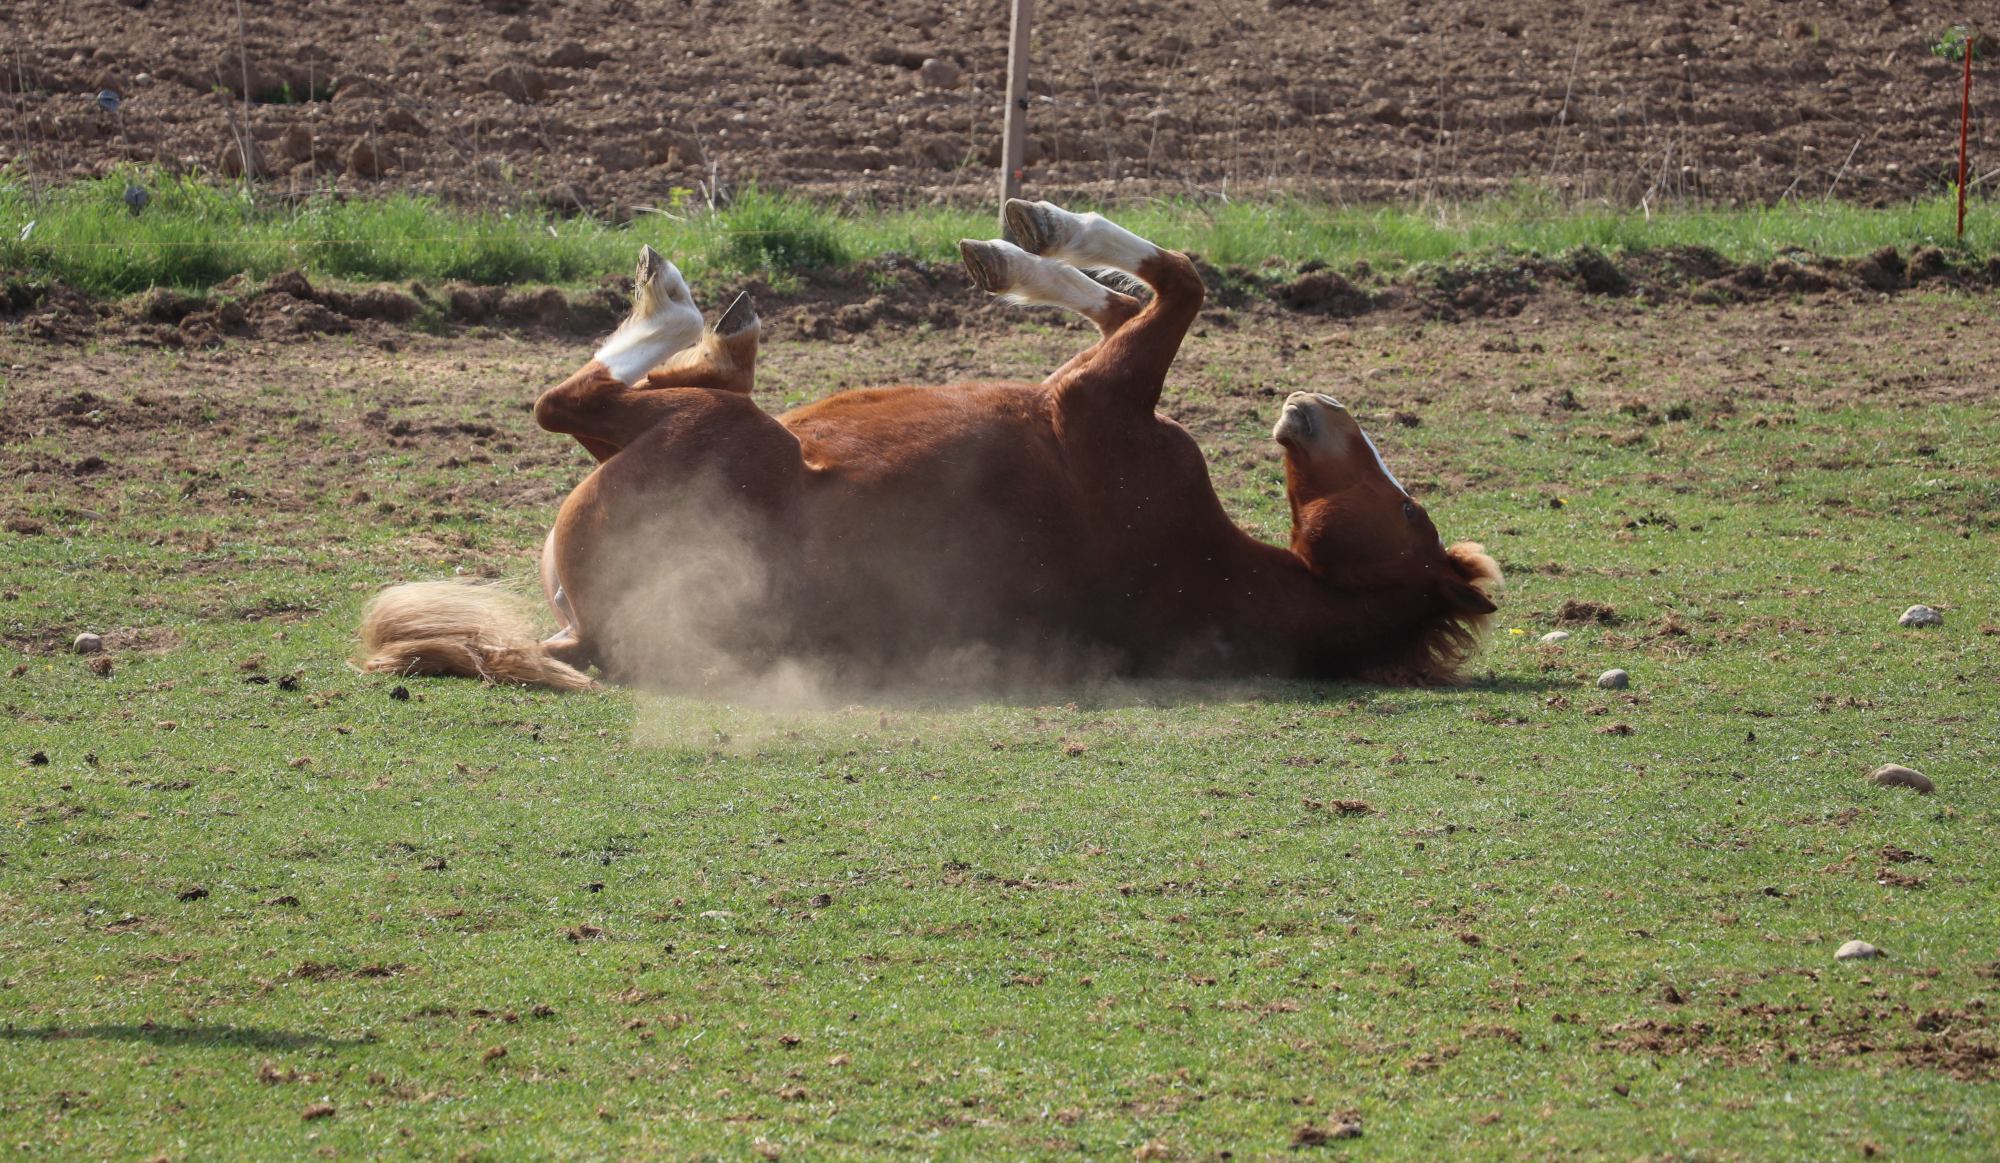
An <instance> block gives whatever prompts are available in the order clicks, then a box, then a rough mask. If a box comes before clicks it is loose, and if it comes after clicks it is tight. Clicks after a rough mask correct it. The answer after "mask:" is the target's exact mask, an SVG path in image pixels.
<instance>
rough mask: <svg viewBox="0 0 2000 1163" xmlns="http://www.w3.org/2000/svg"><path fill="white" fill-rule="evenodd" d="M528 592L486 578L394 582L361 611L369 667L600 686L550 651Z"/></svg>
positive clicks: (571, 687)
mask: <svg viewBox="0 0 2000 1163" xmlns="http://www.w3.org/2000/svg"><path fill="white" fill-rule="evenodd" d="M526 606H527V602H526V600H525V599H523V598H520V597H517V596H515V595H513V594H510V593H507V592H506V591H504V590H502V589H500V588H499V587H497V586H493V585H488V584H482V583H479V582H460V581H427V582H410V583H408V584H406V585H399V586H390V587H389V588H388V589H386V590H383V591H382V592H381V593H380V594H378V595H376V597H375V600H374V601H372V602H370V603H368V608H367V609H366V610H363V611H362V613H361V649H362V651H363V653H364V654H365V655H366V659H365V660H364V661H363V662H362V664H361V667H362V669H363V670H373V671H383V672H387V673H391V674H409V675H419V674H422V675H457V676H460V677H462V678H478V679H484V680H486V681H487V682H496V683H512V684H517V685H521V686H540V687H548V688H549V689H551V690H559V691H579V690H587V689H589V688H591V687H594V686H596V685H597V684H596V683H595V682H592V681H591V679H590V677H589V676H588V675H586V674H584V673H583V672H582V671H579V670H577V669H576V668H575V667H572V666H569V665H567V664H565V663H562V662H558V661H556V660H555V659H554V658H551V657H550V656H549V653H548V651H547V650H545V649H544V648H543V646H542V644H541V642H540V641H539V640H538V639H537V638H536V637H535V635H534V630H533V627H532V625H531V624H530V622H529V619H528V612H527V609H526Z"/></svg>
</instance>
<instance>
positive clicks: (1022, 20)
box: [1000, 0, 1032, 232]
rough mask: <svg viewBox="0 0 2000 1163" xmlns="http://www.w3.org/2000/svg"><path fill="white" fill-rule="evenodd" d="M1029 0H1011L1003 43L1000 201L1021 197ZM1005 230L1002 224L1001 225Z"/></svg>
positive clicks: (1024, 162)
mask: <svg viewBox="0 0 2000 1163" xmlns="http://www.w3.org/2000/svg"><path fill="white" fill-rule="evenodd" d="M1031 3H1032V0H1012V5H1013V9H1014V16H1013V23H1012V34H1011V36H1010V37H1009V39H1008V44H1007V120H1006V129H1005V136H1004V137H1003V138H1002V140H1001V145H1000V204H1001V206H1003V207H1004V206H1006V204H1007V199H1009V198H1018V197H1020V196H1021V171H1022V170H1023V169H1024V168H1026V166H1027V155H1028V8H1029V6H1030V4H1031ZM1001 225H1002V230H1003V232H1004V230H1005V225H1006V224H1005V223H1004V222H1003V223H1002V224H1001Z"/></svg>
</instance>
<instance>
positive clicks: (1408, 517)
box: [1403, 501, 1421, 521]
mask: <svg viewBox="0 0 2000 1163" xmlns="http://www.w3.org/2000/svg"><path fill="white" fill-rule="evenodd" d="M1420 511H1421V510H1419V509H1418V508H1417V503H1416V502H1415V501H1404V502H1403V520H1405V521H1414V520H1416V519H1417V514H1418V513H1419V512H1420Z"/></svg>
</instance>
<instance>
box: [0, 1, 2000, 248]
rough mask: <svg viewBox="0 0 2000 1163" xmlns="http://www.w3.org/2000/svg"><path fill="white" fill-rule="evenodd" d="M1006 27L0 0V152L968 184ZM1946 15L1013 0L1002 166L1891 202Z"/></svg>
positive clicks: (1925, 128)
mask: <svg viewBox="0 0 2000 1163" xmlns="http://www.w3.org/2000/svg"><path fill="white" fill-rule="evenodd" d="M1006 19H1007V18H1006V7H1005V6H1004V5H1000V4H994V3H991V2H989V0H943V2H937V0H885V2H883V3H877V4H866V5H858V4H857V5H831V4H789V5H770V4H762V5H730V4H697V5H666V6H650V7H645V8H642V9H635V8H631V7H628V6H620V5H616V4H610V3H605V2H602V0H594V2H582V3H571V4H546V3H542V4H537V3H529V2H528V0H411V2H410V3H406V4H397V5H381V4H376V3H371V2H369V0H324V2H321V3H316V4H313V5H310V6H298V5H252V6H248V9H247V11H246V13H245V15H244V20H243V22H242V25H241V28H242V37H241V40H240V42H239V36H238V28H239V26H238V23H237V20H236V13H235V11H234V9H232V8H231V7H230V6H229V5H223V4H193V3H184V2H169V0H158V2H155V3H150V4H148V3H137V2H134V0H17V2H16V3H14V4H12V5H10V6H8V8H7V10H6V28H7V31H8V33H9V40H10V43H11V46H12V47H11V50H10V52H9V53H8V58H7V61H6V65H5V68H4V70H0V98H4V99H5V101H6V103H7V111H6V117H7V120H8V122H9V124H10V128H11V131H10V132H8V133H6V134H0V165H8V166H13V167H16V168H17V169H19V170H20V171H21V172H23V173H26V174H29V175H32V176H34V177H36V178H38V179H41V178H63V177H70V176H75V175H79V174H97V173H105V172H108V171H110V170H111V169H113V168H114V167H116V166H120V165H129V164H132V163H146V164H162V165H165V166H167V167H169V168H171V169H175V170H188V169H197V168H199V169H205V170H208V171H210V172H215V173H220V174H223V175H225V176H234V175H235V174H238V173H241V172H243V171H245V170H246V169H247V170H248V171H249V172H250V173H251V174H252V175H254V176H255V178H256V179H257V180H258V181H260V182H261V183H262V184H263V185H264V186H265V187H266V188H268V189H271V190H276V191H288V192H306V191H311V190H316V189H321V188H324V187H326V186H329V185H330V186H333V187H335V188H336V189H339V190H341V191H343V192H347V193H360V192H371V191H377V190H384V189H402V190H411V191H417V192H422V193H438V194H443V195H445V196H447V197H449V198H453V199H457V200H465V201H474V202H485V203H494V202H498V203H504V204H509V205H513V204H518V203H520V202H522V201H533V202H539V203H540V204H543V205H546V206H548V207H551V208H554V209H556V210H558V211H561V212H572V211H577V210H582V209H588V210H591V211H594V212H600V213H609V214H611V215H612V216H614V217H624V216H627V215H630V214H632V213H634V212H637V209H638V208H639V207H647V206H667V205H671V204H672V203H673V202H674V201H675V200H676V199H677V198H680V199H684V198H688V197H698V196H700V195H699V193H698V192H699V191H701V190H703V189H704V188H706V187H709V186H712V185H713V184H715V183H717V182H720V183H722V184H723V185H725V186H729V187H735V186H738V185H740V184H741V183H743V182H745V181H746V180H753V179H754V180H758V181H761V182H763V183H765V184H766V185H769V186H789V187H798V188H804V189H808V190H811V191H814V192H817V193H822V194H825V195H829V196H837V197H855V198H862V199H870V200H885V201H890V202H896V201H905V202H910V201H926V200H930V199H934V198H940V197H957V198H961V199H962V198H967V197H981V196H984V195H986V194H987V193H988V191H989V188H990V185H991V167H992V166H993V165H994V164H995V163H996V161H997V152H998V146H999V137H1000V127H1001V106H1002V100H1003V97H1002V88H1003V76H1004V71H1005V64H1006V51H1007V32H1008V29H1007V23H1006ZM1964 19H1965V12H1964V6H1963V5H1953V4H1947V3H1944V2H1943V0H1909V2H1907V3H1899V4H1895V5H1883V4H1868V3H1858V2H1855V0H1842V2H1838V3H1827V4H1820V5H1815V6H1813V7H1812V8H1811V9H1809V10H1806V9H1801V8H1800V7H1799V6H1798V5H1796V4H1791V3H1786V2H1785V0H1730V2H1728V3H1724V4H1720V5H1716V6H1712V7H1708V8H1704V9H1702V10H1700V11H1699V12H1697V11H1696V10H1695V9H1693V8H1683V7H1677V6H1673V5H1643V4H1598V5H1583V6H1581V7H1578V6H1565V5H1548V4H1535V3H1525V2H1521V0H1509V2H1506V3H1499V4H1495V3H1485V2H1479V3H1475V2H1473V0H1449V2H1445V3H1433V4H1426V5H1421V6H1416V7H1412V6H1409V5H1404V4H1392V3H1388V2H1386V0H1367V2H1363V3H1338V4H1336V3H1330V2H1328V0H1269V2H1267V3H1261V4H1222V5H1216V4H1205V3H1195V2H1193V0H1157V2H1148V3H1131V4H1120V5H1114V6H1110V7H1106V6H1102V5H1074V6H1065V5H1053V6H1044V7H1042V8H1040V9H1039V10H1038V11H1037V12H1036V13H1035V40H1034V44H1035V57H1034V62H1033V70H1032V73H1031V78H1030V82H1029V84H1030V91H1031V94H1032V96H1033V98H1034V99H1033V101H1032V103H1031V105H1030V107H1029V145H1028V162H1029V167H1030V168H1029V174H1028V176H1029V180H1030V182H1031V184H1033V185H1034V187H1035V188H1036V189H1037V190H1038V191H1039V192H1041V193H1044V194H1055V193H1076V192H1088V193H1095V194H1100V195H1103V194H1110V193H1114V192H1115V193H1118V194H1124V195H1147V194H1183V193H1186V192H1188V191H1189V190H1190V189H1194V190H1196V191H1200V192H1210V193H1213V192H1221V191H1226V192H1228V193H1229V194H1230V195H1232V196H1235V195H1239V194H1241V193H1243V192H1245V191H1250V190H1262V191H1267V192H1268V191H1278V190H1298V191H1309V192H1311V193H1313V194H1315V195H1323V196H1329V197H1333V198H1336V199H1342V200H1378V199H1379V200H1414V199H1417V198H1420V197H1436V196H1447V197H1452V196H1464V195H1468V194H1476V193H1481V192H1488V191H1497V190H1504V189H1506V188H1508V187H1509V186H1510V185H1511V184H1512V183H1514V182H1515V181H1517V180H1518V179H1520V178H1522V177H1526V176H1532V177H1534V178H1535V179H1537V180H1539V181H1544V182H1546V183H1548V184H1550V185H1553V186H1555V187H1557V188H1558V189H1560V190H1562V191H1564V192H1567V193H1569V194H1571V195H1574V196H1578V197H1587V198H1600V197H1602V198H1609V199H1611V200H1613V201H1617V202H1621V203H1628V204H1629V203H1636V202H1638V201H1639V200H1640V199H1641V198H1643V197H1649V196H1650V197H1651V198H1652V199H1653V200H1654V201H1655V202H1657V201H1659V200H1660V199H1663V198H1675V197H1700V198H1705V199H1722V200H1736V199H1747V200H1756V201H1769V200H1772V199H1775V198H1778V197H1781V196H1784V195H1786V194H1788V193H1794V192H1796V193H1801V194H1808V193H1809V194H1811V195H1813V196H1819V195H1820V194H1822V193H1824V192H1827V191H1829V190H1832V191H1834V192H1836V193H1838V194H1842V195H1846V196H1848V197H1853V198H1860V199H1863V200H1902V199H1906V198H1909V197H1911V196H1913V195H1918V194H1923V193H1928V192H1933V191H1935V190H1937V189H1939V188H1940V186H1941V183H1942V181H1943V180H1944V179H1943V177H1942V168H1941V166H1940V165H1939V159H1940V158H1941V157H1942V156H1944V154H1945V153H1946V152H1947V147H1948V144H1949V142H1950V139H1951V137H1952V134H1953V131H1954V129H1955V126H1956V121H1955V116H1954V115H1955V111H1956V104H1955V102H1954V101H1953V100H1952V99H1951V97H1952V95H1953V94H1954V93H1955V90H1954V89H1953V88H1952V85H1953V81H1954V78H1955V76H1956V73H1955V71H1954V68H1953V66H1952V64H1951V63H1950V62H1948V61H1944V60H1940V59H1937V58H1935V57H1933V56H1932V55H1931V54H1930V52H1929V47H1930V42H1931V41H1932V40H1934V39H1935V38H1936V37H1937V35H1938V34H1939V32H1940V31H1941V30H1942V29H1944V28H1946V27H1947V26H1949V25H1951V24H1952V23H1954V22H1959V21H1963V20H1964ZM1440 62H1448V72H1449V83H1447V84H1440V83H1439V69H1440ZM102 90H110V91H113V92H116V93H117V94H119V95H120V97H121V98H122V103H121V104H120V105H119V107H118V110H117V112H116V113H110V112H106V111H105V110H103V109H101V108H100V107H99V106H98V105H96V104H95V103H94V102H93V101H92V100H91V99H90V98H92V97H93V96H94V95H95V94H97V93H98V92H100V91H102ZM218 92H221V93H223V94H226V95H227V96H226V99H218V96H217V94H218ZM246 93H247V95H248V96H249V98H250V99H251V101H252V102H253V104H252V105H251V107H250V108H249V109H248V111H247V112H245V111H244V110H243V109H242V108H241V107H240V106H241V101H240V98H241V97H243V96H244V95H246ZM231 104H235V105H237V106H238V108H236V109H235V110H234V111H233V112H232V110H231V109H230V108H228V106H229V105H231ZM232 116H234V117H235V118H236V119H237V120H238V121H239V122H240V123H242V125H243V126H244V128H245V129H246V130H247V136H248V137H249V139H250V145H249V147H248V148H247V149H245V148H244V147H243V146H242V144H241V143H240V142H239V140H238V135H237V133H236V132H235V131H234V130H233V129H232V124H231V118H232ZM1975 133H1976V134H1977V135H1978V139H1977V140H1975V141H1974V143H1973V150H1974V153H1975V156H1990V155H1991V153H1992V138H1991V134H1992V130H1991V128H1990V127H1989V126H1987V124H1986V123H1985V122H1984V121H1982V122H1980V123H1979V124H1978V125H1977V127H1976V129H1975ZM677 190H678V191H687V193H681V194H677V193H676V191H677Z"/></svg>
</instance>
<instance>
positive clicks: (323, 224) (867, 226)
mask: <svg viewBox="0 0 2000 1163" xmlns="http://www.w3.org/2000/svg"><path fill="white" fill-rule="evenodd" d="M128 183H129V184H136V185H138V186H140V187H142V188H143V189H145V190H146V191H147V195H148V197H149V199H150V201H149V202H148V203H147V205H146V207H145V209H144V211H143V213H140V214H138V215H134V214H132V213H130V212H129V211H128V208H127V206H126V204H125V202H124V201H123V197H124V194H125V191H126V188H127V185H128ZM682 193H685V191H682ZM1994 208H1995V207H1994V204H1993V203H1992V202H1991V201H1990V200H1987V199H1980V200H1976V201H1975V202H1974V203H1973V206H1972V213H1971V216H1970V218H1969V220H1968V227H1967V232H1966V236H1965V238H1963V239H1958V238H1955V237H1954V235H1953V228H1954V220H1955V208H1954V203H1953V202H1952V200H1951V199H1950V198H1948V197H1943V196H1940V197H1937V198H1933V199H1930V200H1927V201H1921V202H1913V203H1911V204H1909V205H1906V206H1902V207H1897V208H1893V209H1886V210H1875V209H1867V208H1864V207H1859V206H1855V205H1850V204H1847V203H1840V202H1788V203H1785V204H1783V205H1781V206H1777V207H1757V208H1750V209H1733V210H1732V209H1708V208H1698V207H1689V206H1677V207H1673V208H1669V209H1664V210H1661V211H1658V212H1655V213H1644V212H1640V211H1635V210H1627V209H1615V208H1611V207H1605V206H1588V205H1586V206H1573V205H1563V204H1560V203H1558V202H1557V201H1556V200H1555V199H1553V198H1552V197H1550V196H1548V195H1547V194H1545V193H1542V192H1538V191H1535V190H1530V189H1524V190H1522V191H1520V192H1518V193H1516V194H1515V195H1513V196H1510V197H1506V198H1498V199H1494V200H1491V201H1485V202H1476V203H1469V204H1452V205H1438V206H1433V207H1424V208H1415V209H1411V208H1397V207H1379V206H1378V207H1337V206H1327V205H1322V204H1316V203H1312V202H1307V201H1287V202H1277V203H1270V202H1235V203H1230V202H1221V203H1217V202H1199V203H1197V202H1149V203H1144V204H1140V205H1133V206H1125V207H1120V208H1119V209H1118V211H1117V216H1118V220H1119V221H1120V222H1121V223H1123V224H1124V225H1126V226H1128V227H1130V228H1131V229H1133V230H1135V231H1137V232H1139V233H1140V234H1142V235H1144V236H1146V237H1148V238H1151V239H1153V240H1155V241H1157V242H1159V243H1160V244H1162V245H1164V246H1171V247H1174V248H1176V249H1179V250H1188V251H1193V252H1196V253H1199V254H1200V255H1202V257H1204V258H1206V259H1207V260H1208V261H1209V262H1211V263H1215V264H1217V265H1219V266H1227V265H1244V266H1254V265H1256V264H1259V263H1262V262H1264V261H1265V260H1267V259H1278V260H1281V261H1283V262H1285V263H1288V264H1296V263H1300V262H1304V261H1307V260H1317V261H1320V262H1324V263H1329V264H1332V265H1334V266H1337V267H1340V268H1342V269H1349V268H1352V267H1353V266H1354V265H1355V264H1356V263H1367V264H1369V266H1370V268H1371V269H1373V270H1375V271H1377V272H1380V273H1384V274H1395V273H1397V272H1400V271H1403V270H1405V269H1407V268H1409V267H1411V266H1415V265H1418V264H1423V263H1444V262H1450V261H1464V260H1465V259H1466V258H1467V257H1468V256H1472V257H1474V258H1477V257H1479V256H1486V255H1494V254H1523V253H1532V254H1541V255H1544V256H1551V257H1553V256H1556V255H1560V254H1562V253H1564V252H1566V251H1569V250H1571V249H1573V248H1576V247H1581V246H1590V247H1596V248H1598V249H1600V250H1606V251H1612V252H1636V251H1647V250H1658V249H1662V248H1667V247H1685V246H1704V247H1708V248H1711V249H1713V250H1715V251H1716V252H1718V253H1719V254H1721V255H1722V256H1723V257H1725V258H1728V259H1731V260H1733V261H1738V262H1744V261H1757V262H1763V261H1768V260H1769V259H1770V258H1772V257H1773V256H1775V255H1778V254H1782V253H1786V252H1790V251H1804V252H1809V253H1812V254H1819V255H1826V256H1831V257H1851V256H1855V255H1860V254H1865V253H1867V252H1869V251H1872V250H1874V249H1876V248H1878V247H1883V246H1895V247H1899V248H1903V249H1906V250H1907V249H1912V248H1917V247H1924V246H1939V247H1944V248H1946V249H1947V250H1948V251H1949V252H1951V253H1953V254H1957V255H1960V256H1978V257H1983V256H1986V255H1990V254H1992V253H1994V252H1995V251H1996V250H2000V218H1996V216H1995V214H1994ZM657 209H659V210H660V211H661V212H659V213H652V214H641V215H640V216H639V217H637V218H636V219H635V220H634V221H633V222H632V223H631V224H629V225H627V226H623V227H619V226H612V225H609V224H606V223H602V222H598V221H596V220H593V219H589V218H571V219H559V218H554V217H550V216H549V215H547V214H546V213H543V212H523V213H513V214H504V213H499V212H488V213H477V212H470V211H464V210H457V209H452V208H448V207H445V206H442V205H440V204H437V203H435V202H429V201H425V200H422V199H417V198H410V197H401V196H399V197H395V198H387V199H382V200H374V201H360V200H355V201H335V200H331V199H309V200H306V201H304V202H301V203H286V202H280V201H276V200H273V199H271V198H270V197H268V196H264V197H261V198H257V197H253V196H251V195H250V194H248V193H246V192H245V191H242V190H240V189H234V188H230V187H226V186H222V187H219V186H214V185H210V184H208V183H205V182H203V181H200V180H198V179H194V178H173V177H167V176H163V175H158V174H149V173H134V174H132V175H130V176H127V177H114V178H106V179H102V180H97V181H85V182H77V183H74V184H71V185H66V186H61V187H56V188H52V189H37V188H35V187H33V186H31V185H29V184H28V183H27V182H26V180H25V179H23V178H21V177H19V176H18V175H11V176H10V175H8V174H5V173H0V274H7V273H15V274H17V275H18V274H24V275H27V276H29V277H35V278H59V279H61V280H63V281H65V282H67V283H69V284H70V285H72V286H75V287H78V288H80V289H83V290H86V291H90V292H94V293H101V294H130V293H133V292H137V291H143V290H146V289H147V288H150V287H154V286H167V287H178V288H182V289H188V290H200V289H204V288H207V287H210V286H213V285H215V284H216V283H219V282H221V281H223V280H225V279H227V278H228V277H230V276H231V275H234V274H237V273H239V272H247V273H249V274H250V275H251V276H253V277H258V278H262V277H265V276H268V275H271V274H274V273H276V272H278V271H282V270H287V269H290V268H300V269H303V270H305V271H306V272H307V273H308V274H310V275H313V276H315V277H331V278H339V279H352V280H360V281H396V280H405V279H462V280H465V281H468V282H474V283H493V284H497V283H523V282H528V283H552V284H561V285H572V284H577V283H583V282H595V281H596V280H597V279H599V278H601V277H602V276H603V275H604V274H605V273H606V272H609V271H622V270H625V269H626V268H628V267H629V266H630V264H631V255H632V253H633V251H634V250H635V249H636V246H637V244H638V243H640V242H650V243H652V244H653V245H654V246H656V247H658V248H659V249H660V250H661V251H663V252H664V253H667V254H671V255H674V256H675V259H676V261H677V262H678V263H679V265H680V267H681V269H682V270H683V271H684V272H685V273H686V274H687V275H688V277H689V278H691V279H695V280H697V281H699V280H700V279H701V278H703V277H705V276H709V275H728V274H743V273H749V272H754V271H775V272H779V273H789V272H795V271H800V270H810V269H817V268H825V267H842V266H846V265H848V264H850V263H853V262H856V261H859V260H864V259H867V258H872V257H875V256H878V255H882V254H886V253H890V252H895V253H900V254H904V255H908V256H911V257H915V258H920V259H927V260H933V261H947V262H956V261H957V257H958V251H957V244H958V240H959V239H960V238H966V237H971V238H987V237H991V236H993V235H994V234H995V233H996V232H997V225H996V223H995V222H994V220H993V218H992V217H991V216H990V215H987V214H982V213H979V212H977V211H971V210H965V209H957V208H950V207H940V208H928V209H898V210H890V211H883V212H881V213H879V214H869V213H865V212H860V211H852V210H850V211H847V212H844V213H838V214H836V213H830V212H827V211H823V210H820V209H818V208H815V207H814V206H812V205H809V204H807V203H805V202H802V201H798V200H796V199H793V198H790V197H786V196H782V195H774V194H768V193H761V192H759V191H757V190H756V189H754V188H753V189H750V190H747V191H744V192H743V193H742V194H741V195H740V196H739V197H738V198H737V199H736V200H735V201H734V202H733V203H730V204H727V205H724V206H721V207H720V208H718V209H716V210H715V211H713V212H711V211H709V210H708V208H706V207H705V206H702V205H700V204H698V203H690V202H682V203H678V204H676V205H673V206H671V207H663V208H657Z"/></svg>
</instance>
